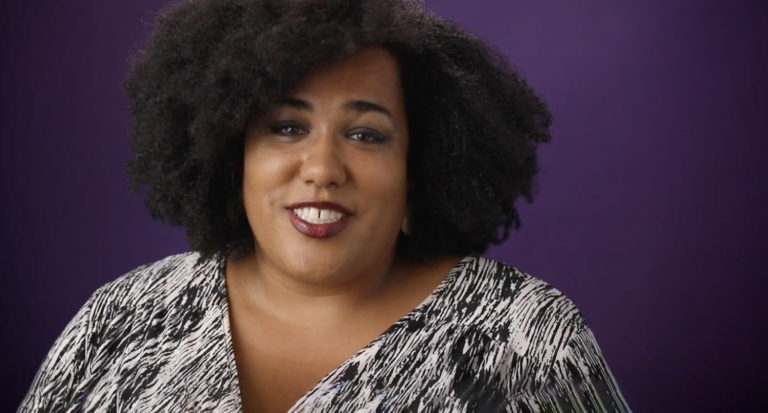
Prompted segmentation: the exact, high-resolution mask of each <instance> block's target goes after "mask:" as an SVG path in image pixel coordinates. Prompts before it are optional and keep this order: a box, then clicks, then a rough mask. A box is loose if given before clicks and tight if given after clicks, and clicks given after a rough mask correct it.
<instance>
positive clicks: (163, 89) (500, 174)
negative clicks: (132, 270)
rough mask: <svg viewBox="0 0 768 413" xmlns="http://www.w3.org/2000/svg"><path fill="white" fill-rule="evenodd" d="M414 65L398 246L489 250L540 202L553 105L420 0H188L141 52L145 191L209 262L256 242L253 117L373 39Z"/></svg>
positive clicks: (139, 129)
mask: <svg viewBox="0 0 768 413" xmlns="http://www.w3.org/2000/svg"><path fill="white" fill-rule="evenodd" d="M371 45H377V46H381V47H384V48H386V49H387V50H389V51H390V52H391V53H392V54H393V55H394V56H395V57H396V59H397V61H398V63H399V65H400V67H401V81H402V86H403V90H404V95H405V101H406V112H407V118H408V121H409V125H408V128H409V135H410V136H411V139H410V147H409V150H408V163H407V168H408V170H407V173H408V177H409V183H410V187H409V193H408V202H409V207H410V223H411V224H410V227H411V228H410V234H409V235H408V236H405V235H404V234H401V235H400V238H399V239H398V254H399V255H401V256H405V257H408V258H411V259H418V260H428V259H429V258H431V257H436V256H440V255H446V254H469V253H482V252H484V251H485V250H486V248H487V247H488V246H489V245H490V244H492V243H493V244H498V243H500V242H502V241H503V240H505V239H506V238H507V237H508V236H509V231H510V228H512V227H514V228H519V226H520V219H519V216H518V213H517V210H516V208H515V206H514V203H515V201H516V200H517V199H518V198H519V197H520V196H522V197H524V198H525V199H526V200H527V201H528V202H532V201H533V193H534V190H535V182H534V178H535V175H536V173H537V169H538V167H537V158H536V148H537V144H538V143H540V142H546V141H549V140H550V132H549V128H550V124H551V115H550V112H549V110H548V108H547V106H546V104H545V103H544V102H543V101H542V100H541V99H540V98H539V97H538V96H536V94H535V93H534V92H533V90H532V89H531V88H530V87H529V86H528V85H527V83H526V82H525V81H524V80H523V79H522V78H521V76H520V75H519V74H518V73H517V71H516V70H514V69H513V68H512V67H511V66H510V65H509V63H508V62H507V60H506V59H505V58H504V56H503V55H502V54H501V53H500V52H498V51H496V50H495V49H493V48H491V47H489V46H488V45H487V44H485V43H484V42H483V41H482V40H480V39H479V38H478V37H477V36H475V35H473V34H471V33H468V32H467V31H465V30H464V29H462V28H460V27H458V26H457V25H456V24H454V23H452V22H450V21H448V20H446V19H444V18H440V17H438V16H435V15H433V14H431V13H430V12H429V11H428V10H426V9H425V7H424V6H423V5H422V4H421V2H418V1H416V0H182V1H179V2H177V3H175V4H173V5H170V6H168V7H166V8H165V9H164V10H162V11H161V12H160V13H159V15H158V17H157V21H156V23H155V28H154V32H153V33H152V35H151V36H150V37H149V39H148V41H147V43H146V45H145V47H144V49H143V50H141V51H140V52H138V53H137V54H136V56H134V57H133V59H132V61H131V68H130V71H129V73H128V74H127V77H126V79H125V83H124V88H125V91H126V94H127V97H128V100H129V103H130V108H131V112H132V127H133V130H132V136H131V142H132V146H133V151H134V157H133V158H132V159H131V160H130V161H129V162H128V164H127V168H128V172H129V175H130V178H131V188H132V190H133V191H134V192H135V191H138V190H139V189H140V188H141V187H142V186H144V187H145V188H146V205H147V207H148V208H149V210H150V212H151V214H152V216H153V217H155V218H158V219H161V220H163V221H165V222H168V223H170V224H172V225H181V226H184V227H185V228H186V231H187V237H188V239H189V242H190V245H191V247H192V248H193V249H195V250H197V251H199V252H200V253H201V255H202V257H210V256H213V255H215V254H228V253H230V252H234V253H237V254H244V253H247V252H249V251H252V250H253V248H255V247H256V246H255V245H254V237H253V233H252V231H251V228H250V227H249V224H248V221H247V219H246V216H245V210H244V207H243V202H242V195H241V187H242V179H243V164H242V163H243V162H242V160H243V146H244V134H245V128H246V125H247V124H248V122H249V120H252V119H253V117H255V116H258V115H259V114H261V113H264V112H265V111H266V110H267V108H269V107H270V106H271V105H273V104H274V103H276V102H277V101H279V100H280V98H281V96H282V95H283V94H284V93H286V91H287V90H288V89H290V88H291V87H292V86H293V85H295V84H296V83H297V82H298V81H300V80H301V79H302V78H303V77H305V76H306V75H307V74H308V73H310V72H311V71H313V70H316V69H318V68H321V67H324V66H327V65H329V64H331V63H333V62H335V61H338V60H340V59H343V58H345V57H348V56H350V55H352V54H354V53H355V52H356V51H358V50H359V49H361V48H363V47H365V46H371Z"/></svg>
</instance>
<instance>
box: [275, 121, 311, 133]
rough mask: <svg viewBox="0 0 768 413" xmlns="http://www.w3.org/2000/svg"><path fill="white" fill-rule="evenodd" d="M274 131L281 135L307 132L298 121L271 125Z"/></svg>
mask: <svg viewBox="0 0 768 413" xmlns="http://www.w3.org/2000/svg"><path fill="white" fill-rule="evenodd" d="M269 129H270V131H272V133H274V134H277V135H281V136H297V135H305V134H306V133H307V131H306V129H304V127H303V126H301V125H298V124H296V123H278V124H275V125H272V126H270V127H269Z"/></svg>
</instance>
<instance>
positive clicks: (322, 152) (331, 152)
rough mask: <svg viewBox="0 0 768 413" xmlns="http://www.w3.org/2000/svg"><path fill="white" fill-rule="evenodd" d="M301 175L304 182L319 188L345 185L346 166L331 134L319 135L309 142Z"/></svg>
mask: <svg viewBox="0 0 768 413" xmlns="http://www.w3.org/2000/svg"><path fill="white" fill-rule="evenodd" d="M299 173H300V176H301V179H302V180H303V181H304V182H306V183H308V184H312V185H314V186H315V187H317V188H325V187H332V186H336V187H339V186H341V185H344V183H345V182H346V181H347V172H346V166H345V164H344V161H343V157H342V156H341V154H340V153H339V151H338V149H337V148H336V143H335V141H334V138H333V136H332V134H331V133H318V135H316V136H314V139H309V140H308V142H307V148H306V153H305V154H304V159H303V162H302V165H301V170H300V172H299Z"/></svg>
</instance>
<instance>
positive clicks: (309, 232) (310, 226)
mask: <svg viewBox="0 0 768 413" xmlns="http://www.w3.org/2000/svg"><path fill="white" fill-rule="evenodd" d="M301 208H316V209H319V210H323V209H325V210H330V211H335V212H337V213H341V214H342V217H341V219H338V220H336V221H333V222H328V223H313V222H309V221H307V220H305V219H303V218H302V217H300V216H299V215H298V214H297V213H296V212H295V210H297V209H301ZM286 209H287V210H288V218H289V219H290V220H291V224H293V227H294V228H296V230H297V231H299V232H301V233H302V234H304V235H306V236H308V237H312V238H328V237H332V236H334V235H336V234H338V233H340V232H341V231H343V230H344V228H346V226H347V224H348V223H349V220H350V218H351V217H352V215H353V214H352V211H350V210H349V209H347V208H345V207H343V206H341V205H339V204H336V203H333V202H328V201H301V202H296V203H294V204H291V205H288V206H287V207H286Z"/></svg>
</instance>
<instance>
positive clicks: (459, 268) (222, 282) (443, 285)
mask: <svg viewBox="0 0 768 413" xmlns="http://www.w3.org/2000/svg"><path fill="white" fill-rule="evenodd" d="M474 258H476V257H475V255H474V254H470V255H466V256H464V257H463V258H461V259H460V260H459V261H458V262H457V263H456V264H455V265H454V266H453V267H451V269H450V270H448V272H447V273H446V274H445V276H444V277H443V279H442V280H440V282H439V283H438V284H437V286H435V288H434V289H432V291H431V292H430V293H429V294H428V295H427V296H426V297H425V298H424V299H423V300H422V301H421V302H420V303H419V304H418V305H416V306H415V307H413V308H412V309H411V310H410V311H408V312H407V313H406V314H405V315H403V316H402V317H400V318H399V319H397V321H395V322H394V323H392V324H391V325H390V326H389V327H387V328H386V329H385V330H384V331H383V332H382V333H380V334H379V335H377V336H376V337H374V338H373V339H372V340H371V341H370V342H368V344H366V345H365V346H364V347H362V348H361V349H360V350H358V351H356V352H355V353H354V354H352V355H351V356H350V357H349V358H347V359H346V360H344V361H343V362H341V363H340V364H339V365H338V366H336V367H335V368H333V369H331V370H330V371H329V372H328V373H326V374H325V375H324V376H323V378H321V379H320V380H319V381H318V382H317V383H315V384H314V385H313V386H312V387H311V388H310V389H309V390H307V391H306V392H304V393H303V394H302V395H301V396H300V397H299V398H298V399H297V400H296V401H295V402H294V403H293V405H291V407H290V408H289V409H288V411H287V413H290V412H292V411H293V410H294V408H295V407H297V406H300V405H302V404H304V402H305V399H307V398H308V397H309V396H311V395H313V394H314V393H315V392H316V391H317V390H318V389H320V388H321V387H322V386H324V385H325V384H326V382H327V381H328V380H329V379H330V378H332V377H334V376H336V375H337V374H338V373H339V372H340V371H342V370H344V369H346V368H347V366H349V365H350V364H351V363H352V362H354V361H356V359H357V358H358V357H360V356H361V355H362V354H363V353H365V352H366V351H367V350H368V349H370V348H371V347H373V346H376V345H377V344H378V343H380V342H381V341H382V340H384V339H385V338H386V337H388V336H389V335H390V334H391V333H393V332H394V331H396V330H397V327H398V326H402V325H404V324H405V323H406V322H407V321H408V320H411V319H414V318H415V317H416V316H418V315H419V314H424V313H425V312H426V311H425V310H427V308H428V307H430V306H431V305H433V304H434V303H435V301H437V299H438V298H439V297H441V296H442V295H443V293H444V292H445V291H446V290H447V289H448V287H449V286H450V285H451V284H453V282H454V280H455V279H456V277H458V276H459V275H460V274H461V273H462V272H463V270H464V269H465V268H466V266H467V264H468V263H470V262H471V261H472V260H473V259H474ZM226 266H227V256H226V255H223V256H220V257H218V263H217V265H216V272H217V273H216V280H217V284H218V291H219V294H220V300H219V302H220V303H221V306H220V311H221V318H222V320H221V326H222V329H223V334H224V345H225V347H226V350H225V353H226V359H227V360H226V362H227V368H228V369H229V373H230V374H231V375H232V377H233V383H232V386H234V391H235V393H236V398H237V399H236V400H237V404H238V406H239V409H238V410H239V411H240V412H243V399H242V394H241V392H240V377H239V374H238V370H237V362H236V360H235V350H234V342H233V339H232V329H231V325H230V323H231V320H230V312H229V294H228V290H227V288H228V285H227V273H226Z"/></svg>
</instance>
